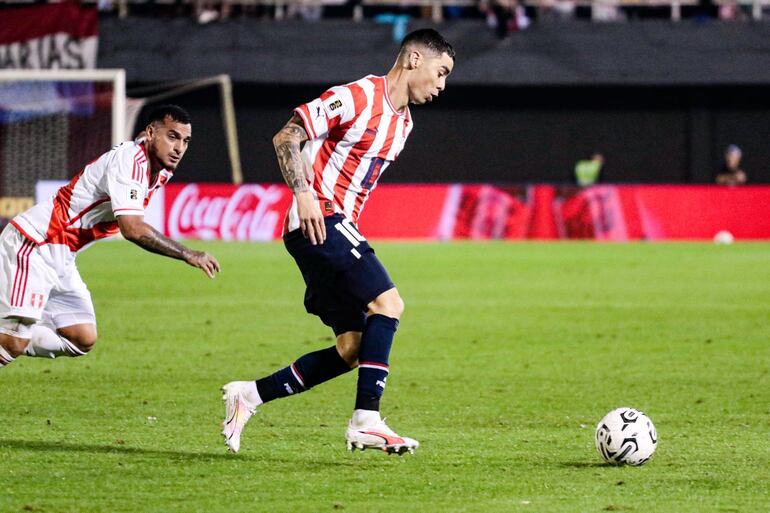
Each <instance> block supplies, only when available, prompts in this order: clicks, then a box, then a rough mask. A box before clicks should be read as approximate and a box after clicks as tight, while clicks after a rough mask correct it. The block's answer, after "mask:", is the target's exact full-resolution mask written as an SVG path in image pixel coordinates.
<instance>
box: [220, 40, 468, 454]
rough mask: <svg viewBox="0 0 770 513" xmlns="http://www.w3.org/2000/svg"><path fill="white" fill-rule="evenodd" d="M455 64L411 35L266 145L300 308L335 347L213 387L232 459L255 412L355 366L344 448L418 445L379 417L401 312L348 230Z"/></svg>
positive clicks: (400, 449)
mask: <svg viewBox="0 0 770 513" xmlns="http://www.w3.org/2000/svg"><path fill="white" fill-rule="evenodd" d="M454 58H455V52H454V49H453V48H452V46H451V45H450V44H449V43H448V42H447V41H446V40H445V39H444V38H443V37H442V36H441V35H440V34H439V33H438V32H436V31H435V30H432V29H423V30H417V31H414V32H412V33H410V34H408V35H407V36H406V37H405V38H404V40H403V41H402V43H401V48H400V50H399V53H398V57H397V59H396V62H395V64H394V65H393V67H392V68H391V70H390V71H389V72H388V74H387V75H385V76H375V75H369V76H366V77H364V78H362V79H360V80H358V81H356V82H352V83H350V84H346V85H342V86H336V87H332V88H331V89H329V90H328V91H326V92H324V93H323V94H322V95H321V96H320V97H319V98H316V99H314V100H313V101H310V102H308V103H305V104H303V105H300V106H299V107H297V108H296V109H294V115H293V116H292V118H291V119H290V120H289V122H288V123H286V125H285V126H284V127H283V128H282V129H281V130H280V131H279V132H278V133H277V134H276V135H275V137H274V138H273V143H274V146H275V151H276V154H277V156H278V164H279V166H280V168H281V173H282V174H283V177H284V179H285V180H286V183H287V184H288V185H289V187H291V189H292V191H293V193H294V198H293V201H292V205H291V208H290V209H289V212H288V213H287V215H286V220H285V223H284V236H283V240H284V244H285V246H286V249H287V250H288V251H289V253H290V254H291V255H292V257H294V260H295V261H296V263H297V266H298V267H299V270H300V272H301V273H302V277H303V279H304V281H305V284H306V286H307V289H306V292H305V308H306V310H307V311H308V313H311V314H314V315H317V316H318V317H319V318H320V319H321V321H322V322H323V323H324V324H326V325H327V326H329V327H331V329H332V330H333V331H334V334H335V336H336V337H337V342H336V344H335V345H333V346H331V347H327V348H325V349H321V350H319V351H315V352H312V353H308V354H306V355H304V356H301V357H300V358H298V359H297V360H295V361H294V362H293V363H292V364H291V365H289V366H287V367H285V368H283V369H280V370H278V371H276V372H275V373H273V374H271V375H269V376H265V377H263V378H261V379H258V380H256V381H233V382H230V383H228V384H226V385H225V386H224V387H223V392H224V396H223V399H224V401H225V409H226V411H225V421H224V429H223V431H222V434H223V435H224V437H225V443H226V444H227V446H228V447H229V448H230V450H231V451H233V452H238V450H239V449H240V445H241V433H242V431H243V428H244V426H245V425H246V422H247V421H248V420H249V418H250V417H251V416H252V415H253V414H254V412H255V411H256V408H257V407H259V406H261V405H262V404H265V403H267V402H269V401H273V400H275V399H279V398H282V397H287V396H290V395H294V394H298V393H301V392H305V391H306V390H309V389H310V388H312V387H314V386H316V385H319V384H321V383H324V382H325V381H328V380H330V379H333V378H336V377H337V376H340V375H342V374H344V373H346V372H348V371H350V370H351V369H354V368H356V367H358V385H357V390H356V399H355V407H354V410H353V415H352V418H351V419H350V422H349V424H348V428H347V431H346V433H345V438H346V440H347V446H348V448H349V449H351V450H354V449H362V450H363V449H366V448H377V449H381V450H383V451H386V452H388V453H396V454H403V453H405V452H414V449H416V448H417V447H418V446H419V442H417V440H414V439H412V438H407V437H403V436H399V435H397V434H396V433H395V432H394V431H393V430H392V429H390V428H389V427H388V426H387V425H386V424H385V422H384V421H383V419H382V418H381V417H380V398H381V397H382V394H383V391H384V389H385V383H386V381H387V377H388V373H389V371H390V367H389V365H388V360H389V355H390V349H391V345H392V344H393V338H394V336H395V334H396V329H397V328H398V322H399V319H400V317H401V314H402V313H403V311H404V302H403V301H402V299H401V296H400V295H399V293H398V290H397V289H396V287H395V285H394V284H393V282H392V281H391V279H390V276H389V275H388V273H387V271H386V270H385V268H384V267H383V265H382V264H381V263H380V261H379V260H378V259H377V257H376V256H375V254H374V250H373V249H372V248H371V246H370V245H369V243H368V242H367V241H366V239H365V238H364V237H363V236H362V235H361V233H360V232H359V231H358V228H357V226H356V223H357V221H358V218H359V216H360V214H361V210H362V209H363V206H364V204H365V203H366V200H367V198H368V196H369V194H370V193H371V191H373V190H374V188H375V187H376V185H377V180H378V179H379V178H380V176H381V175H382V173H383V171H385V169H386V168H387V167H388V165H390V164H391V163H392V162H393V161H394V160H396V158H397V157H398V155H399V153H401V151H402V150H403V148H404V143H405V142H406V139H407V137H408V136H409V134H410V132H411V131H412V128H413V123H412V118H411V115H410V112H409V104H410V103H411V104H417V105H422V104H424V103H427V102H430V101H432V100H433V99H434V98H436V97H437V96H438V95H439V93H440V92H441V91H443V90H444V88H445V86H446V80H447V77H448V76H449V74H450V73H451V72H452V68H453V67H454ZM393 208H398V205H394V206H393Z"/></svg>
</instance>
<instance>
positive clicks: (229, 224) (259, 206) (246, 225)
mask: <svg viewBox="0 0 770 513" xmlns="http://www.w3.org/2000/svg"><path fill="white" fill-rule="evenodd" d="M204 188H205V189H204ZM287 195H288V191H287V190H286V188H285V187H282V186H278V185H268V186H262V185H242V186H240V187H237V188H236V187H235V186H223V185H219V186H201V185H197V184H189V185H187V186H185V187H184V188H183V189H182V190H181V191H180V192H179V194H178V195H177V197H176V198H175V199H174V202H173V204H172V205H171V208H170V209H169V213H168V217H167V220H168V224H167V227H168V233H169V235H170V236H171V237H172V238H180V239H204V240H210V239H221V240H227V241H232V240H238V241H269V240H273V239H274V238H275V237H276V236H277V235H279V234H280V232H279V228H280V222H281V219H283V212H282V211H280V210H279V208H280V207H279V203H280V202H281V200H283V199H284V198H285V197H286V196H287ZM289 201H290V200H289Z"/></svg>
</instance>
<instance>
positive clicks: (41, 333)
mask: <svg viewBox="0 0 770 513" xmlns="http://www.w3.org/2000/svg"><path fill="white" fill-rule="evenodd" d="M96 337H97V333H96V314H95V313H94V307H93V303H92V301H91V293H90V292H89V291H88V287H87V286H86V284H85V283H84V282H83V279H82V278H81V277H80V273H79V272H78V270H77V267H76V266H75V265H74V262H73V263H71V264H70V265H68V266H66V267H65V268H64V270H63V271H62V274H61V276H60V281H59V284H58V285H57V287H55V288H54V289H52V290H51V292H50V298H49V299H48V302H47V303H46V305H45V310H44V312H43V318H42V321H41V322H39V323H37V324H36V325H35V326H33V327H32V330H31V338H30V341H29V345H28V346H27V349H26V355H27V356H37V357H43V358H56V357H58V356H68V357H77V356H84V355H85V354H87V353H88V352H89V351H90V350H91V349H92V348H93V346H94V344H95V343H96Z"/></svg>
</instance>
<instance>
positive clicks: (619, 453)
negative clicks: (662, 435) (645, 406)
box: [596, 407, 658, 465]
mask: <svg viewBox="0 0 770 513" xmlns="http://www.w3.org/2000/svg"><path fill="white" fill-rule="evenodd" d="M657 446H658V433H657V432H656V431H655V426H653V424H652V421H651V420H650V418H649V417H648V416H647V415H645V414H644V413H642V412H640V411H639V410H635V409H633V408H625V407H624V408H617V409H615V410H612V411H611V412H609V413H608V414H607V415H605V416H604V418H603V419H602V420H601V421H600V422H599V425H598V426H596V450H597V451H599V454H600V455H601V457H602V458H603V459H604V461H606V462H607V463H609V464H611V465H624V464H626V465H642V464H643V463H645V462H646V461H647V460H649V459H650V458H651V457H652V453H654V452H655V448H656V447H657Z"/></svg>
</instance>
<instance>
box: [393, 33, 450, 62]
mask: <svg viewBox="0 0 770 513" xmlns="http://www.w3.org/2000/svg"><path fill="white" fill-rule="evenodd" d="M412 43H417V44H420V45H423V46H426V47H428V48H430V49H431V50H433V51H434V52H436V53H437V54H438V55H441V54H442V53H445V54H447V55H448V56H449V57H450V58H451V59H452V60H453V61H454V60H455V49H454V48H452V45H450V44H449V42H447V40H446V39H444V36H442V35H441V34H439V33H438V32H436V31H435V30H433V29H419V30H415V31H414V32H410V33H409V34H407V35H406V37H405V38H404V40H403V41H401V50H400V51H403V50H404V48H406V47H407V46H408V45H410V44H412Z"/></svg>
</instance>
